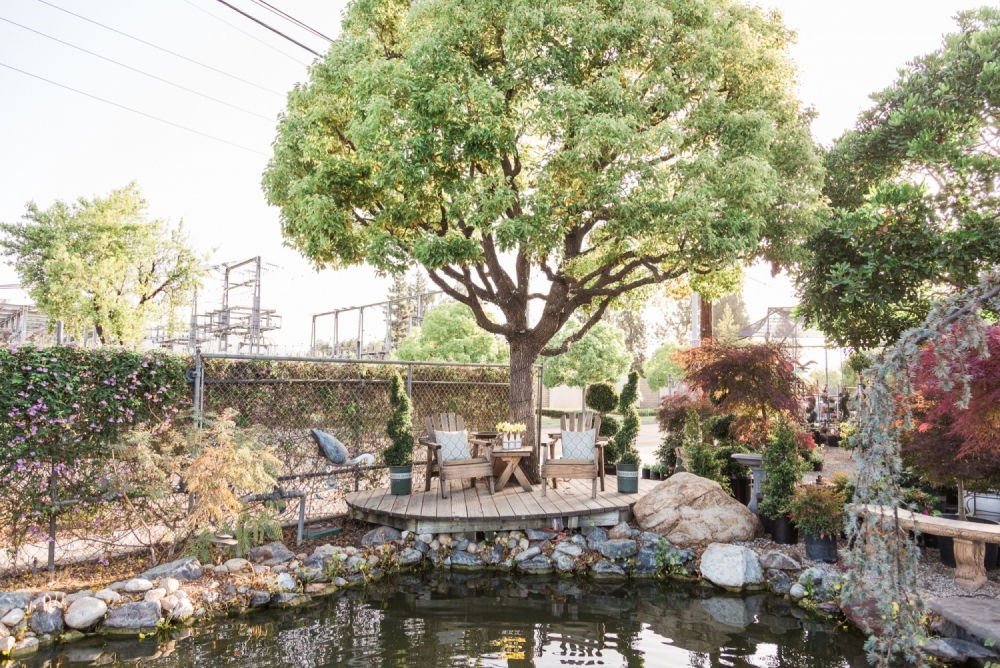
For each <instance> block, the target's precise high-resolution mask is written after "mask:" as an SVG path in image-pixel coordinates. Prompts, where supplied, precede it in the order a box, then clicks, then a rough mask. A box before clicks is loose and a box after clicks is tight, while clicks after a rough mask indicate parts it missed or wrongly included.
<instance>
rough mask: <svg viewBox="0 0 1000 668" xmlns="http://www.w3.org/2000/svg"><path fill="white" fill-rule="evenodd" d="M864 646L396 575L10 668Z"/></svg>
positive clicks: (713, 662) (623, 587) (430, 662)
mask: <svg viewBox="0 0 1000 668" xmlns="http://www.w3.org/2000/svg"><path fill="white" fill-rule="evenodd" d="M863 641H864V638H863V637H862V636H861V634H859V633H857V632H856V631H847V630H843V629H839V628H837V626H836V622H834V621H833V620H829V619H826V618H823V617H820V616H816V615H812V614H810V613H807V612H805V611H804V610H802V609H801V608H799V607H797V606H794V605H791V604H790V603H789V602H787V601H785V600H782V599H780V598H777V597H774V596H771V595H768V594H754V595H749V596H747V595H744V596H739V595H734V594H726V593H723V592H720V591H719V590H717V589H712V588H710V587H707V586H703V585H698V584H692V585H688V584H685V585H679V584H676V583H662V582H642V581H636V582H625V583H614V584H611V583H599V582H594V581H591V580H583V579H581V580H559V579H555V578H530V577H523V576H518V577H516V578H515V577H510V576H502V575H490V576H484V575H475V576H472V575H468V576H467V575H462V574H456V573H448V574H434V575H430V576H426V577H424V576H399V577H396V578H394V579H392V580H390V581H385V582H381V583H376V584H373V585H371V586H370V587H368V588H367V589H366V590H360V589H359V590H356V591H355V590H350V591H348V592H345V593H344V594H343V595H341V596H338V597H335V598H328V599H322V600H320V601H319V602H316V603H315V604H314V605H312V606H311V607H306V608H299V609H296V610H282V611H279V610H266V611H262V612H259V613H256V614H252V615H248V616H241V617H232V618H227V619H222V620H218V621H216V622H213V623H212V624H210V625H205V626H200V627H195V628H188V629H181V630H178V631H174V632H172V635H163V636H162V637H160V638H147V639H145V640H142V641H140V640H135V639H132V640H113V641H112V640H105V639H100V638H92V639H88V640H85V641H82V642H80V643H74V644H72V645H66V646H62V647H55V648H48V649H43V650H42V651H41V652H40V653H39V654H37V655H35V656H34V657H32V658H31V659H29V660H27V661H26V662H24V663H23V664H21V665H24V666H28V667H31V668H36V667H38V668H41V667H42V666H69V665H72V666H83V665H122V664H132V663H136V662H139V663H141V664H142V665H144V666H230V665H240V666H254V667H271V666H274V667H278V666H282V667H284V666H296V667H303V668H305V667H312V666H359V667H368V666H371V667H383V666H384V667H388V666H393V667H395V666H407V667H410V668H444V667H445V666H510V667H528V666H538V667H541V666H629V667H640V666H642V667H646V668H651V667H654V666H767V667H772V666H795V667H799V668H801V667H816V668H819V667H823V668H827V667H834V666H837V667H840V666H843V667H845V668H846V667H849V666H864V665H867V664H866V663H865V660H864V653H863V651H862V643H863ZM15 665H17V664H16V662H15Z"/></svg>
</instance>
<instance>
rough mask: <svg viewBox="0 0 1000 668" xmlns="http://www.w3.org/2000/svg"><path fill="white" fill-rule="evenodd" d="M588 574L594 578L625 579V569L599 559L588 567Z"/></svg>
mask: <svg viewBox="0 0 1000 668" xmlns="http://www.w3.org/2000/svg"><path fill="white" fill-rule="evenodd" d="M590 572H591V573H593V574H594V576H595V577H605V578H609V577H625V569H624V568H622V567H621V566H619V565H618V564H615V563H612V562H610V561H606V560H604V559H601V560H600V561H597V562H595V563H594V565H592V566H591V567H590Z"/></svg>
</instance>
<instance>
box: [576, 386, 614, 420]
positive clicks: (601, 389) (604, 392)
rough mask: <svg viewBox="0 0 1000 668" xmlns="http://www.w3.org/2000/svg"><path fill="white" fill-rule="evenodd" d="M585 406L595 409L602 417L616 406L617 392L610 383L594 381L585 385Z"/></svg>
mask: <svg viewBox="0 0 1000 668" xmlns="http://www.w3.org/2000/svg"><path fill="white" fill-rule="evenodd" d="M584 401H585V403H586V404H587V408H589V409H591V410H593V411H597V412H598V413H600V414H601V415H602V417H603V415H604V414H605V413H610V412H611V411H613V410H615V409H616V408H617V407H618V392H617V391H615V386H614V385H612V384H611V383H594V384H593V385H589V386H588V387H587V392H586V394H585V395H584Z"/></svg>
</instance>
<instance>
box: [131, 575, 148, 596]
mask: <svg viewBox="0 0 1000 668" xmlns="http://www.w3.org/2000/svg"><path fill="white" fill-rule="evenodd" d="M152 588H153V583H152V582H150V581H149V580H148V579H146V578H133V579H131V580H129V581H128V582H126V583H125V591H127V592H128V593H129V594H141V593H142V592H146V591H149V590H150V589H152Z"/></svg>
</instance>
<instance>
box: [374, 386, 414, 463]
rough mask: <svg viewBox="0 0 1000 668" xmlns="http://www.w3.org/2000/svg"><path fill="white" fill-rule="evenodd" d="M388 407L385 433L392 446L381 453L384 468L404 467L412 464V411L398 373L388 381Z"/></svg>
mask: <svg viewBox="0 0 1000 668" xmlns="http://www.w3.org/2000/svg"><path fill="white" fill-rule="evenodd" d="M389 405H390V406H391V407H392V414H391V415H390V416H389V422H388V424H387V425H386V432H387V433H388V434H389V438H390V439H391V440H392V445H390V446H389V447H388V448H386V449H385V450H383V451H382V460H383V461H385V463H386V466H406V465H407V464H412V463H413V427H412V425H413V409H412V407H411V406H410V397H408V396H407V395H406V386H405V385H404V383H403V377H402V376H400V375H399V374H398V373H397V374H395V375H394V376H393V377H392V380H391V381H390V386H389Z"/></svg>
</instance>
